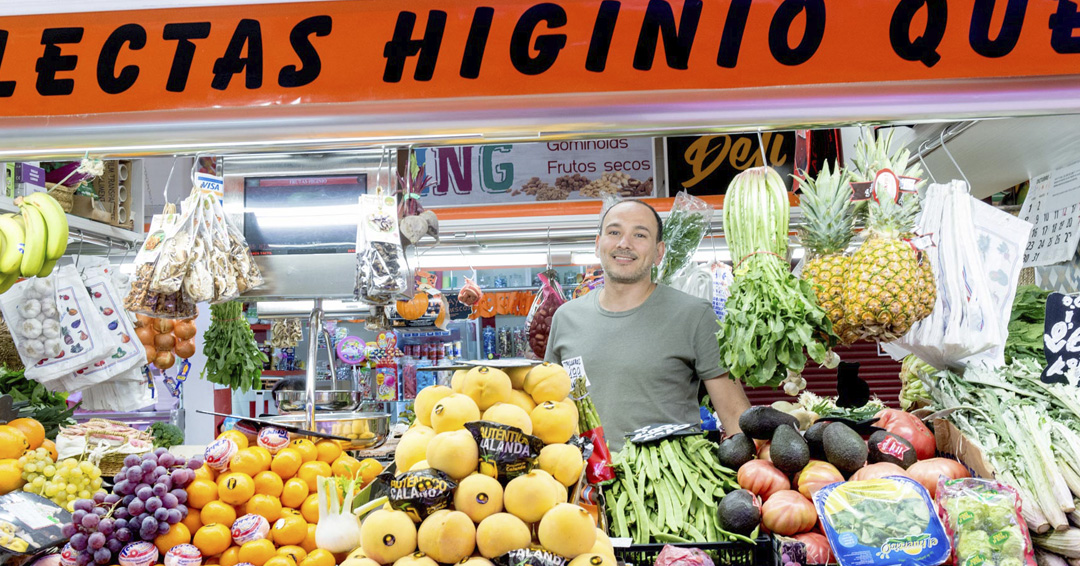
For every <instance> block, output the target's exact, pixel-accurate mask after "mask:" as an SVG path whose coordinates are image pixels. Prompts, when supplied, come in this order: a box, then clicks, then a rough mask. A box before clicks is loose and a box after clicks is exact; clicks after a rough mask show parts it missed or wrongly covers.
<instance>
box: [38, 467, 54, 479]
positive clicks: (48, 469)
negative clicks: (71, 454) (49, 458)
mask: <svg viewBox="0 0 1080 566" xmlns="http://www.w3.org/2000/svg"><path fill="white" fill-rule="evenodd" d="M41 472H42V473H43V474H45V477H47V478H51V477H53V475H55V474H56V466H53V465H52V464H50V465H48V466H45V469H44V470H42V471H41Z"/></svg>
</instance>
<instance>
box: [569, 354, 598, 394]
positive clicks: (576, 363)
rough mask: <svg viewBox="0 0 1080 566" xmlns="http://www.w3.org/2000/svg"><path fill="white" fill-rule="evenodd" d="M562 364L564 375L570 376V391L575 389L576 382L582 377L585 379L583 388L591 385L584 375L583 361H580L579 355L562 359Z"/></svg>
mask: <svg viewBox="0 0 1080 566" xmlns="http://www.w3.org/2000/svg"><path fill="white" fill-rule="evenodd" d="M562 366H563V369H565V370H566V375H569V376H570V384H571V387H570V390H571V391H574V390H577V385H578V382H579V381H581V380H582V379H584V380H585V389H588V388H589V386H590V385H592V384H591V383H589V377H588V376H587V375H585V362H583V361H581V356H578V357H576V358H570V359H569V360H563V363H562Z"/></svg>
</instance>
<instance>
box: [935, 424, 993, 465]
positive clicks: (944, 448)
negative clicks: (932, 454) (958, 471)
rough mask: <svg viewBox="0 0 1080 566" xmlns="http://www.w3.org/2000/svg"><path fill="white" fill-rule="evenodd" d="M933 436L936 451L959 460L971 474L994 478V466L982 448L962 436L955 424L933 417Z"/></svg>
mask: <svg viewBox="0 0 1080 566" xmlns="http://www.w3.org/2000/svg"><path fill="white" fill-rule="evenodd" d="M934 437H935V440H937V449H938V452H940V453H943V454H944V455H946V456H952V457H954V458H956V459H957V460H959V461H960V463H961V464H963V465H964V466H966V467H967V468H968V469H970V470H971V474H972V475H973V476H975V477H977V478H986V479H992V478H994V476H995V474H994V466H993V465H992V464H991V463H990V462H989V461H988V460H987V459H986V456H985V455H984V454H983V451H982V448H980V447H979V446H978V445H977V444H975V443H973V442H971V441H970V440H969V439H968V438H967V437H966V436H964V433H962V432H960V429H958V428H956V425H954V424H952V423H951V422H949V421H947V420H945V419H934Z"/></svg>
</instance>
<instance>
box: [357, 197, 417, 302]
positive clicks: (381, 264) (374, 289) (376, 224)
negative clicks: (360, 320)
mask: <svg viewBox="0 0 1080 566" xmlns="http://www.w3.org/2000/svg"><path fill="white" fill-rule="evenodd" d="M356 261H357V271H356V289H355V293H354V294H355V296H356V298H357V300H360V301H363V302H365V303H368V304H372V305H380V306H385V305H389V304H390V303H392V302H394V301H395V300H397V299H398V298H408V297H407V295H406V294H407V293H408V289H409V281H408V280H409V266H408V265H407V264H406V262H405V250H404V248H402V247H401V236H400V234H399V232H398V217H397V206H396V203H395V201H394V197H392V196H386V195H382V194H377V195H361V196H360V225H359V227H358V228H357V231H356Z"/></svg>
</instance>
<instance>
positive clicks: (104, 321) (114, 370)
mask: <svg viewBox="0 0 1080 566" xmlns="http://www.w3.org/2000/svg"><path fill="white" fill-rule="evenodd" d="M82 277H83V285H85V287H86V292H87V295H89V298H90V301H91V303H92V304H93V306H94V310H95V311H96V312H97V313H98V314H99V315H100V316H99V317H98V319H99V320H100V322H101V326H98V327H94V328H91V329H90V331H91V332H93V333H95V334H100V335H101V336H112V337H113V338H114V339H115V346H114V347H113V348H112V349H111V354H110V355H108V356H107V357H105V358H104V359H102V360H98V361H97V362H95V363H93V364H91V365H89V366H86V367H83V368H80V369H78V370H76V371H75V372H74V373H73V374H72V375H70V376H68V377H65V378H64V379H63V380H61V383H62V384H63V385H65V386H67V387H66V390H67V391H80V390H82V389H85V388H86V387H87V386H88V385H92V384H99V383H102V382H105V381H108V380H111V379H114V378H117V377H119V376H124V375H126V374H127V373H128V371H129V370H131V369H134V368H138V367H141V366H143V365H145V364H146V349H145V348H144V347H143V345H142V342H140V341H139V340H137V339H134V338H135V329H134V328H133V327H132V325H131V321H129V320H128V318H127V316H126V312H125V311H124V310H123V308H121V301H122V299H121V296H120V293H119V292H118V291H117V290H116V287H115V286H114V285H113V282H112V278H111V277H110V276H109V275H108V274H106V273H105V270H104V269H102V268H101V267H93V268H87V269H85V270H83V276H82ZM90 323H91V320H90V319H88V320H87V324H90ZM87 408H90V407H87Z"/></svg>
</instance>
